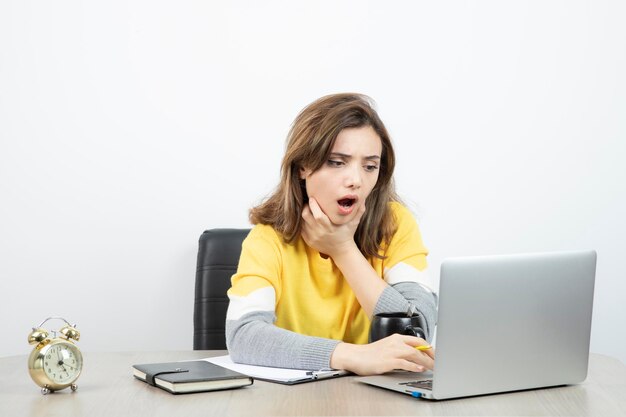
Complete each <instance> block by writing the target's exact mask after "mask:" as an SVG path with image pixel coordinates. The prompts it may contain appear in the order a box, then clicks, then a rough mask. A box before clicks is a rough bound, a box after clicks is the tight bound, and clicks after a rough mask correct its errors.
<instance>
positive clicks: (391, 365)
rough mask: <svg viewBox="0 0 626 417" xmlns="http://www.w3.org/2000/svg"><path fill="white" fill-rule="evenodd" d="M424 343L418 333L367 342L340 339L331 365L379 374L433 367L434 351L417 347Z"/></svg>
mask: <svg viewBox="0 0 626 417" xmlns="http://www.w3.org/2000/svg"><path fill="white" fill-rule="evenodd" d="M422 345H428V342H426V341H425V340H424V339H421V338H419V337H414V336H403V335H399V334H393V335H391V336H388V337H386V338H384V339H381V340H378V341H376V342H373V343H370V344H367V345H353V344H350V343H340V344H338V345H337V347H336V348H335V351H334V352H333V354H332V356H331V358H330V366H331V367H332V368H334V369H345V370H347V371H351V372H354V373H355V374H358V375H376V374H382V373H385V372H389V371H393V370H396V369H399V370H405V371H413V372H423V371H425V370H427V369H433V367H434V365H435V362H434V359H435V351H434V350H433V349H428V350H425V351H419V350H417V349H415V347H416V346H422Z"/></svg>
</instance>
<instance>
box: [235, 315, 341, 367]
mask: <svg viewBox="0 0 626 417" xmlns="http://www.w3.org/2000/svg"><path fill="white" fill-rule="evenodd" d="M275 319H276V318H275V315H274V312H270V311H255V312H252V313H248V314H245V315H244V316H242V317H241V318H240V319H238V320H226V346H227V348H228V353H229V354H230V356H231V358H232V360H233V361H234V362H237V363H246V364H251V365H262V366H275V367H280V368H292V369H310V370H320V369H328V368H330V357H331V355H332V353H333V351H334V350H335V347H336V346H337V345H338V344H339V343H340V342H341V341H339V340H332V339H324V338H321V337H312V336H305V335H301V334H298V333H295V332H292V331H289V330H285V329H281V328H280V327H277V326H275V325H274V324H273V323H274V321H275Z"/></svg>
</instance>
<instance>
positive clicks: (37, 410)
mask: <svg viewBox="0 0 626 417" xmlns="http://www.w3.org/2000/svg"><path fill="white" fill-rule="evenodd" d="M221 354H224V352H222V351H188V352H131V353H89V352H87V353H84V354H83V356H84V360H85V368H84V370H83V374H82V375H81V377H80V378H79V380H78V386H79V388H78V391H76V392H75V393H72V392H71V391H70V390H69V389H66V390H63V391H59V392H56V393H54V394H49V395H45V396H44V395H41V393H40V391H39V388H38V387H37V386H36V385H35V384H34V383H33V382H32V381H31V379H30V376H29V375H28V368H27V364H26V360H27V356H26V355H21V356H11V357H6V358H0V416H7V417H9V416H11V417H20V416H44V415H45V416H55V415H63V416H90V417H97V416H107V417H109V416H138V417H141V416H150V417H159V416H167V417H171V416H177V415H178V416H203V417H206V416H253V415H254V416H287V415H303V416H310V415H319V416H338V415H360V416H364V415H365V416H396V415H426V416H450V415H464V416H479V415H480V416H485V415H486V416H493V415H498V416H522V415H533V416H564V415H567V416H625V415H626V366H625V365H624V364H622V363H621V362H620V361H618V360H616V359H613V358H610V357H607V356H602V355H597V354H592V355H591V358H590V362H589V376H588V377H587V380H586V381H585V382H583V383H582V384H580V385H574V386H567V387H558V388H550V389H542V390H533V391H523V392H515V393H507V394H498V395H489V396H483V397H473V398H463V399H457V400H446V401H439V402H433V401H428V400H424V399H414V398H412V397H409V396H408V395H402V394H399V393H396V392H391V391H387V390H383V389H380V388H375V387H371V386H368V385H364V384H362V383H359V382H356V381H355V380H354V377H343V378H337V379H333V380H325V381H317V382H312V383H307V384H301V385H294V386H286V385H280V384H273V383H269V382H263V381H255V383H254V385H252V386H250V387H246V388H241V389H236V390H228V391H215V392H205V393H198V394H186V395H172V394H169V393H167V392H165V391H163V390H161V389H158V388H155V387H151V386H148V385H147V384H145V383H143V382H141V381H138V380H136V379H135V378H133V377H132V371H131V365H133V364H137V363H149V362H167V361H177V360H187V359H196V358H205V357H208V356H216V355H221Z"/></svg>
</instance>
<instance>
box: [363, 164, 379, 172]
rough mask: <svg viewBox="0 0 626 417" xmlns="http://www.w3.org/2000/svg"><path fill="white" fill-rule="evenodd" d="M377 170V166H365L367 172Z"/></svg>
mask: <svg viewBox="0 0 626 417" xmlns="http://www.w3.org/2000/svg"><path fill="white" fill-rule="evenodd" d="M377 169H378V165H365V170H366V171H367V172H372V171H376V170H377Z"/></svg>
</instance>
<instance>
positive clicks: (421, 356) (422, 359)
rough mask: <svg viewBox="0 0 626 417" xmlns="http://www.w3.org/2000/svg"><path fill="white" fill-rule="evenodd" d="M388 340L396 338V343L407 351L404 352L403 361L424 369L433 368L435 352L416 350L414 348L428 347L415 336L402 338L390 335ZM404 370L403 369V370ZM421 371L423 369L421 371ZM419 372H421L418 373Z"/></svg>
mask: <svg viewBox="0 0 626 417" xmlns="http://www.w3.org/2000/svg"><path fill="white" fill-rule="evenodd" d="M389 337H390V338H392V337H396V338H397V339H398V341H399V342H400V343H401V344H402V345H404V346H406V347H407V348H408V349H406V350H404V349H403V351H404V352H406V353H405V356H403V358H404V359H406V360H408V361H410V362H413V363H415V364H416V365H418V366H421V367H423V368H426V369H433V368H434V366H435V360H434V359H435V350H434V349H432V348H431V349H427V350H417V349H415V347H416V346H430V345H429V344H428V342H427V341H426V340H424V339H422V338H419V337H415V336H404V335H392V336H389ZM403 369H404V368H403ZM422 371H423V369H422ZM418 372H421V371H418Z"/></svg>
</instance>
